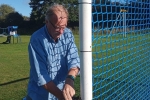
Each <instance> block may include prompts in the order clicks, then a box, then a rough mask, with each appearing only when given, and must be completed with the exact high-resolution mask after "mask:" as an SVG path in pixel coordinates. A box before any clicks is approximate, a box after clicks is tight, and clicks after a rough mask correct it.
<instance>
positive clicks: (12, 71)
mask: <svg viewBox="0 0 150 100" xmlns="http://www.w3.org/2000/svg"><path fill="white" fill-rule="evenodd" d="M77 37H78V36H77V35H75V38H77ZM29 39H30V36H21V40H22V42H21V43H16V39H15V43H14V44H13V43H11V44H0V100H21V99H22V98H23V97H24V96H25V95H26V90H27V83H28V77H29V61H28V50H27V46H28V43H29ZM5 40H6V37H0V43H2V42H4V41H5ZM76 40H77V44H78V43H79V42H78V38H77V39H76ZM79 81H80V80H79V77H77V79H76V80H75V89H76V96H78V95H79V94H80V93H79V90H80V89H79V88H80V86H79Z"/></svg>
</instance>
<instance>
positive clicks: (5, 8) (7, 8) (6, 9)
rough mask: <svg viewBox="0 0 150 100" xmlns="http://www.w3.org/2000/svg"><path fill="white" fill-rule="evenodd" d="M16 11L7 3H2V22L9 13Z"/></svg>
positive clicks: (0, 16) (0, 21) (0, 14)
mask: <svg viewBox="0 0 150 100" xmlns="http://www.w3.org/2000/svg"><path fill="white" fill-rule="evenodd" d="M13 12H15V9H14V8H13V7H11V6H9V5H7V4H2V5H0V23H1V24H3V23H4V22H5V20H6V17H7V15H8V14H9V13H13Z"/></svg>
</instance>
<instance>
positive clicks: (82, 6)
mask: <svg viewBox="0 0 150 100" xmlns="http://www.w3.org/2000/svg"><path fill="white" fill-rule="evenodd" d="M78 3H79V34H80V62H81V63H80V66H81V67H80V87H81V88H80V90H81V91H80V93H81V99H82V100H92V5H91V4H92V1H91V0H79V1H78Z"/></svg>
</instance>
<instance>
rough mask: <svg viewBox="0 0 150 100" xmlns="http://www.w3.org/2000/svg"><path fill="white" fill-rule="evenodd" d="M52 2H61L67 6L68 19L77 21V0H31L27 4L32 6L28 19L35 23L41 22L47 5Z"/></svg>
mask: <svg viewBox="0 0 150 100" xmlns="http://www.w3.org/2000/svg"><path fill="white" fill-rule="evenodd" d="M52 3H59V4H63V5H64V6H65V7H66V8H68V12H69V21H72V22H74V21H78V5H77V3H78V1H77V0H55V1H53V0H31V1H30V3H29V5H30V7H31V8H32V12H31V16H30V19H31V21H34V22H35V23H36V24H43V23H44V19H45V15H44V14H45V13H46V11H47V7H49V6H50V5H51V4H52Z"/></svg>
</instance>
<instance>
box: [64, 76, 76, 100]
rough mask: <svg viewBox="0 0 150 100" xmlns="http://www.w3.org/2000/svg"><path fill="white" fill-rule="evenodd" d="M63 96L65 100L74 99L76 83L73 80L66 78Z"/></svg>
mask: <svg viewBox="0 0 150 100" xmlns="http://www.w3.org/2000/svg"><path fill="white" fill-rule="evenodd" d="M63 95H64V98H65V100H72V97H73V96H74V95H75V90H74V81H73V80H72V79H69V78H66V82H65V85H64V88H63Z"/></svg>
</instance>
